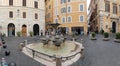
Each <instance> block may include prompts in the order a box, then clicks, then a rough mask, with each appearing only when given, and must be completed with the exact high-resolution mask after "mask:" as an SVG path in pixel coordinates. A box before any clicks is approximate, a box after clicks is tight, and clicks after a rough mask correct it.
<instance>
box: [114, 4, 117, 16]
mask: <svg viewBox="0 0 120 66" xmlns="http://www.w3.org/2000/svg"><path fill="white" fill-rule="evenodd" d="M113 14H117V5H116V4H113Z"/></svg>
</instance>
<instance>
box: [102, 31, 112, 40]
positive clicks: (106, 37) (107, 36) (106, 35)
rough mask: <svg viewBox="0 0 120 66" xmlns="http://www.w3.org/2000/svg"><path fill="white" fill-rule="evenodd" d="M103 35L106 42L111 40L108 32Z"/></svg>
mask: <svg viewBox="0 0 120 66" xmlns="http://www.w3.org/2000/svg"><path fill="white" fill-rule="evenodd" d="M103 35H104V38H103V40H104V41H108V40H110V38H109V33H108V32H104V33H103Z"/></svg>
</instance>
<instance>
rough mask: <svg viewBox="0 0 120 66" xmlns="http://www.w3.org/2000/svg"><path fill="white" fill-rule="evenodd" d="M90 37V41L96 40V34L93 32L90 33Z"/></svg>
mask: <svg viewBox="0 0 120 66" xmlns="http://www.w3.org/2000/svg"><path fill="white" fill-rule="evenodd" d="M91 36H92V37H91V40H96V37H95V36H96V34H95V32H92V33H91Z"/></svg>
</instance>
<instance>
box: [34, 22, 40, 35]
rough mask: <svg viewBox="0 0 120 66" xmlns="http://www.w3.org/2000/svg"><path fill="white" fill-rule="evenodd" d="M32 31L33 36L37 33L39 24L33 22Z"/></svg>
mask: <svg viewBox="0 0 120 66" xmlns="http://www.w3.org/2000/svg"><path fill="white" fill-rule="evenodd" d="M33 33H34V36H36V35H39V25H38V24H34V26H33Z"/></svg>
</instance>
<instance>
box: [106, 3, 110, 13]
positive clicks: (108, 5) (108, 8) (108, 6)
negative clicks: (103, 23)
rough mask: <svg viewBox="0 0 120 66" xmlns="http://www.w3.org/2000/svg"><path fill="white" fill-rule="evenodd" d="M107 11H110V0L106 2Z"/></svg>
mask: <svg viewBox="0 0 120 66" xmlns="http://www.w3.org/2000/svg"><path fill="white" fill-rule="evenodd" d="M105 11H106V12H110V2H109V1H106V2H105Z"/></svg>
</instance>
